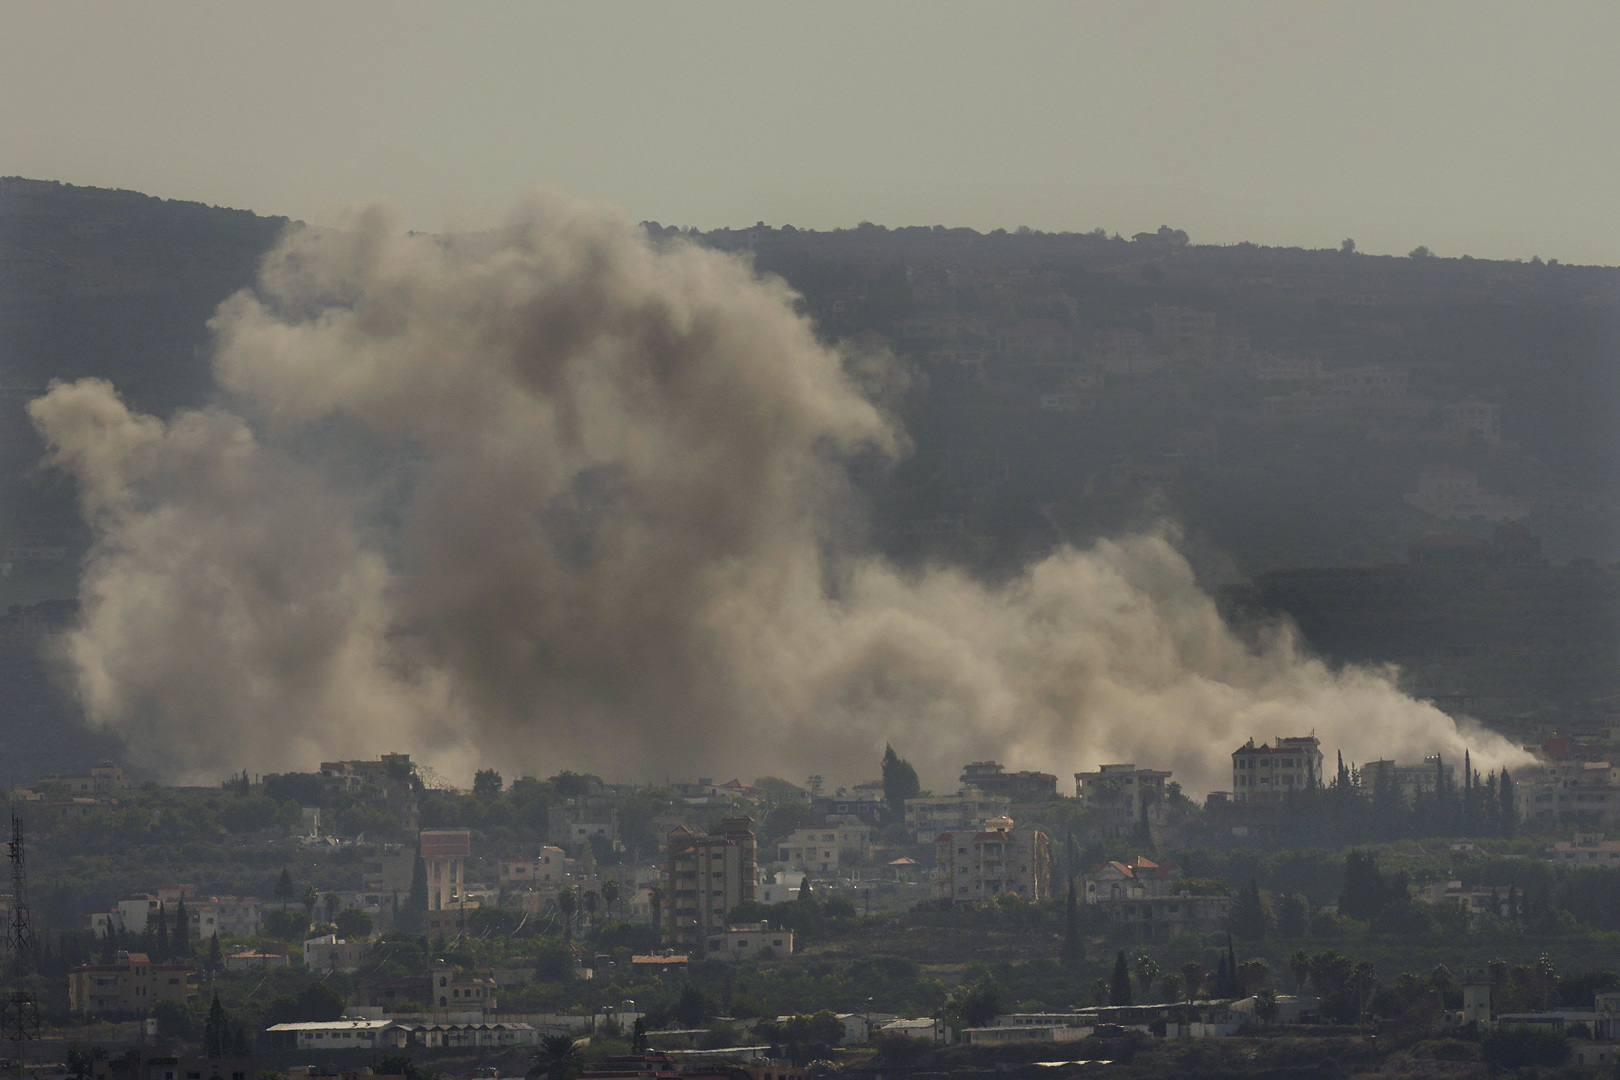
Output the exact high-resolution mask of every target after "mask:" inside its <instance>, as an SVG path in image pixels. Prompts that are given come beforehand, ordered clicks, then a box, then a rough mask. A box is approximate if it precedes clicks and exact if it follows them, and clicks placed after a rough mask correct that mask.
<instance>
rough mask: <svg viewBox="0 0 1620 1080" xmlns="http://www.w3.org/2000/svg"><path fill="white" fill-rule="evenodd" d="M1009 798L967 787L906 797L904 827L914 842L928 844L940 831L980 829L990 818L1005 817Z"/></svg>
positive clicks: (1008, 809) (1010, 809)
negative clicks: (953, 791) (954, 792)
mask: <svg viewBox="0 0 1620 1080" xmlns="http://www.w3.org/2000/svg"><path fill="white" fill-rule="evenodd" d="M1011 812H1012V800H1011V799H1009V798H1008V797H1007V796H1005V795H986V794H985V793H984V792H982V791H979V790H978V789H977V788H967V789H965V790H963V791H958V792H957V793H956V794H955V795H926V796H920V797H918V798H915V799H907V800H906V828H907V829H909V830H911V831H912V832H914V833H916V834H917V843H919V844H932V843H933V842H934V841H935V839H937V838H938V837H939V834H940V833H946V832H962V831H964V830H973V831H976V830H978V829H982V828H983V827H984V823H985V822H986V821H989V820H990V819H991V818H1002V817H1007V816H1009V814H1010V813H1011Z"/></svg>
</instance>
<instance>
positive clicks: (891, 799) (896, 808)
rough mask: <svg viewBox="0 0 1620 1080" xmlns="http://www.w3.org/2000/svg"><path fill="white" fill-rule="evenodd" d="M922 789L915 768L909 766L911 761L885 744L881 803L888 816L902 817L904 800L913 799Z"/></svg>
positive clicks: (904, 805)
mask: <svg viewBox="0 0 1620 1080" xmlns="http://www.w3.org/2000/svg"><path fill="white" fill-rule="evenodd" d="M920 791H922V783H921V781H919V780H918V779H917V770H916V769H914V768H912V767H911V762H909V761H907V760H906V759H905V758H903V757H901V756H900V755H899V754H896V753H895V752H894V747H893V746H889V745H887V744H885V745H884V747H883V804H884V806H885V807H887V808H888V812H889V816H890V817H891V818H896V819H902V820H903V819H904V818H905V816H906V800H907V799H915V798H916V797H917V794H918V792H920Z"/></svg>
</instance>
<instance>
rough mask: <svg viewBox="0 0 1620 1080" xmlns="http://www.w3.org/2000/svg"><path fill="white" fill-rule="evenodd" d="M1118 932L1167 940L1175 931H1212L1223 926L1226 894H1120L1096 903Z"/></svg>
mask: <svg viewBox="0 0 1620 1080" xmlns="http://www.w3.org/2000/svg"><path fill="white" fill-rule="evenodd" d="M1098 908H1099V910H1101V911H1103V912H1105V913H1107V915H1108V920H1109V922H1110V923H1112V924H1113V925H1114V927H1115V928H1116V930H1118V931H1119V932H1120V933H1121V934H1122V935H1124V936H1126V937H1130V938H1135V939H1137V940H1140V941H1168V940H1169V939H1170V938H1171V937H1174V936H1175V935H1176V934H1178V933H1189V934H1198V935H1203V934H1213V933H1215V932H1217V931H1220V930H1224V929H1226V916H1227V914H1228V913H1229V912H1230V911H1231V909H1232V898H1231V897H1229V896H1192V895H1189V894H1188V893H1186V892H1182V893H1180V894H1179V895H1176V896H1155V897H1123V898H1121V899H1119V900H1106V901H1103V902H1102V903H1100V904H1099V905H1098Z"/></svg>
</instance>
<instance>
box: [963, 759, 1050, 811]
mask: <svg viewBox="0 0 1620 1080" xmlns="http://www.w3.org/2000/svg"><path fill="white" fill-rule="evenodd" d="M958 782H959V783H960V784H961V785H962V787H963V788H964V789H967V788H972V789H974V790H977V791H982V792H984V793H985V794H986V795H1005V796H1006V797H1007V798H1009V799H1011V800H1012V801H1014V802H1040V801H1042V800H1044V799H1054V798H1056V797H1057V777H1056V776H1053V775H1052V774H1051V773H1043V772H1030V771H1027V770H1026V771H1024V772H1011V773H1010V772H1006V771H1005V770H1003V769H1002V767H1001V766H1000V765H998V764H996V763H995V762H994V761H973V762H969V763H968V764H967V765H964V766H963V767H962V777H961V779H960V781H958Z"/></svg>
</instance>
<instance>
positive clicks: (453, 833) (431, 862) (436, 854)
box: [418, 829, 472, 911]
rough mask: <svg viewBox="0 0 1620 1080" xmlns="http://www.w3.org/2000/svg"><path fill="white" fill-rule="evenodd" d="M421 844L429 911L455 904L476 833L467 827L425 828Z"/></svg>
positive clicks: (439, 909) (459, 894)
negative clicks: (425, 870)
mask: <svg viewBox="0 0 1620 1080" xmlns="http://www.w3.org/2000/svg"><path fill="white" fill-rule="evenodd" d="M418 843H419V845H420V851H421V853H422V862H423V864H424V865H425V867H426V868H427V887H428V910H429V911H442V910H444V909H445V908H448V907H454V906H455V905H456V903H457V902H459V901H460V899H461V887H462V885H463V884H464V883H465V875H466V868H467V860H468V859H469V858H470V857H471V856H472V833H470V832H468V831H467V830H466V829H423V830H422V832H421V834H420V836H419V840H418Z"/></svg>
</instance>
